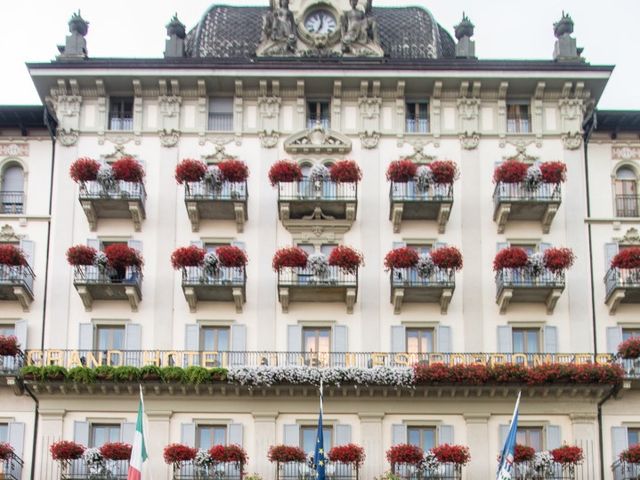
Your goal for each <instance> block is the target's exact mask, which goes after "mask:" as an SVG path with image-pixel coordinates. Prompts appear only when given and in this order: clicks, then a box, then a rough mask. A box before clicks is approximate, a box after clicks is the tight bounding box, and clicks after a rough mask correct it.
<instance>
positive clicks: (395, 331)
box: [391, 325, 407, 353]
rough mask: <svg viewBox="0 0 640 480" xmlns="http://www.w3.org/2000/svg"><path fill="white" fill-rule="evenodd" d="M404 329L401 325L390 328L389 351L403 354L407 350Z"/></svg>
mask: <svg viewBox="0 0 640 480" xmlns="http://www.w3.org/2000/svg"><path fill="white" fill-rule="evenodd" d="M406 331H407V330H406V328H405V327H404V326H403V325H396V326H393V327H391V351H392V352H393V353H403V352H405V351H406V350H407V345H406V344H407V336H406Z"/></svg>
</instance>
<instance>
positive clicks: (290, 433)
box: [283, 424, 300, 447]
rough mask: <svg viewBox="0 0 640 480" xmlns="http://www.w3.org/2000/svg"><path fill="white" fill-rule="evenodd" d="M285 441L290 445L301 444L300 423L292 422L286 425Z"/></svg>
mask: <svg viewBox="0 0 640 480" xmlns="http://www.w3.org/2000/svg"><path fill="white" fill-rule="evenodd" d="M283 443H284V444H285V445H289V446H290V447H297V446H299V445H300V425H298V424H291V425H285V426H284V438H283Z"/></svg>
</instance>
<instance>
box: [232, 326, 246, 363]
mask: <svg viewBox="0 0 640 480" xmlns="http://www.w3.org/2000/svg"><path fill="white" fill-rule="evenodd" d="M246 351H247V326H246V325H231V353H230V354H229V355H230V356H231V359H230V360H231V366H233V367H242V366H244V365H245V364H246V361H245V360H246V353H244V352H246Z"/></svg>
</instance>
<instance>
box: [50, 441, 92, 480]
mask: <svg viewBox="0 0 640 480" xmlns="http://www.w3.org/2000/svg"><path fill="white" fill-rule="evenodd" d="M85 450H86V448H85V446H84V445H81V444H79V443H76V442H72V441H69V440H60V441H58V442H55V443H53V444H51V446H50V447H49V453H50V454H51V458H52V459H53V460H54V461H56V462H58V463H59V464H60V471H61V472H60V473H61V474H62V477H61V478H64V476H65V474H66V473H67V472H69V470H70V469H71V468H72V465H73V463H74V462H76V461H80V460H81V459H82V454H83V453H84V452H85Z"/></svg>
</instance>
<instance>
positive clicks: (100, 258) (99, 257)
mask: <svg viewBox="0 0 640 480" xmlns="http://www.w3.org/2000/svg"><path fill="white" fill-rule="evenodd" d="M93 264H94V265H95V266H96V267H99V268H102V269H104V268H107V265H108V264H109V259H108V258H107V255H106V254H105V253H104V252H97V253H96V256H95V258H94V259H93Z"/></svg>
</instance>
